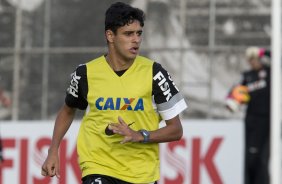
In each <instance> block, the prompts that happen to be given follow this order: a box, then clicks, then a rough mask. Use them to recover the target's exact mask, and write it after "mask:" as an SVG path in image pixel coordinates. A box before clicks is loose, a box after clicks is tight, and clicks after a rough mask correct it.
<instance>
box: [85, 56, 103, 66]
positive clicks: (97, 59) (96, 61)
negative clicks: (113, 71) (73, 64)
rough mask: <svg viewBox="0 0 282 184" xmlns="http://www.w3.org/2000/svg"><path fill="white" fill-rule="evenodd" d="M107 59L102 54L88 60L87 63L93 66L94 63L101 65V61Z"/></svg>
mask: <svg viewBox="0 0 282 184" xmlns="http://www.w3.org/2000/svg"><path fill="white" fill-rule="evenodd" d="M104 60H105V56H104V55H102V56H100V57H98V58H95V59H92V60H90V61H88V62H87V63H85V65H86V66H87V67H88V66H92V65H99V64H100V63H101V62H103V61H104Z"/></svg>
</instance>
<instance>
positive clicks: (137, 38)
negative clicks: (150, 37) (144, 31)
mask: <svg viewBox="0 0 282 184" xmlns="http://www.w3.org/2000/svg"><path fill="white" fill-rule="evenodd" d="M141 40H142V38H141V36H140V35H139V34H134V36H133V42H135V43H140V42H141Z"/></svg>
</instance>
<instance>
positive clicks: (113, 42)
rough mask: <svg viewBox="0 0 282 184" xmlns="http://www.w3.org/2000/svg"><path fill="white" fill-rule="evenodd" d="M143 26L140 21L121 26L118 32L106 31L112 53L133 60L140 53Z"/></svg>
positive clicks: (126, 59) (125, 59)
mask: <svg viewBox="0 0 282 184" xmlns="http://www.w3.org/2000/svg"><path fill="white" fill-rule="evenodd" d="M141 36H142V27H141V26H140V23H139V21H137V20H135V21H134V22H132V23H130V24H128V25H125V26H123V27H120V28H118V29H117V31H116V34H114V33H113V32H112V31H110V30H107V31H106V37H107V39H108V44H109V49H110V53H112V54H114V55H115V57H118V58H119V59H122V60H124V61H132V60H134V59H135V58H136V56H137V54H138V53H139V47H140V44H141V41H142V37H141Z"/></svg>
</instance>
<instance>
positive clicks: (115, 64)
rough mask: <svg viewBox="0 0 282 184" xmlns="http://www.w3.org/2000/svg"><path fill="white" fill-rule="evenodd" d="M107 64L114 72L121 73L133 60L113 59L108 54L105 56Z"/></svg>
mask: <svg viewBox="0 0 282 184" xmlns="http://www.w3.org/2000/svg"><path fill="white" fill-rule="evenodd" d="M105 58H106V61H107V63H108V64H109V65H110V67H111V68H112V69H113V70H114V71H121V70H126V69H128V68H129V67H130V66H131V65H132V64H133V62H134V60H128V61H127V60H124V59H120V58H118V57H113V56H112V55H110V54H107V55H106V56H105Z"/></svg>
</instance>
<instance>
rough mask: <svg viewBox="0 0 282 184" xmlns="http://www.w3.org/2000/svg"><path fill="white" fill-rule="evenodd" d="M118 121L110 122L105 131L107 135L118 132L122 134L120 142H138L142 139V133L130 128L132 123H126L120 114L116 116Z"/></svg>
mask: <svg viewBox="0 0 282 184" xmlns="http://www.w3.org/2000/svg"><path fill="white" fill-rule="evenodd" d="M118 121H119V122H118V123H110V124H109V125H108V126H107V128H106V130H105V132H106V134H107V135H113V134H119V135H121V136H124V138H123V140H122V141H121V142H120V143H121V144H124V143H127V142H140V141H142V140H143V137H142V135H141V134H140V133H139V132H138V131H135V130H133V129H131V128H130V125H132V124H133V123H134V122H133V123H130V124H127V123H126V122H125V121H124V120H123V119H122V118H121V117H120V116H119V117H118Z"/></svg>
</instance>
